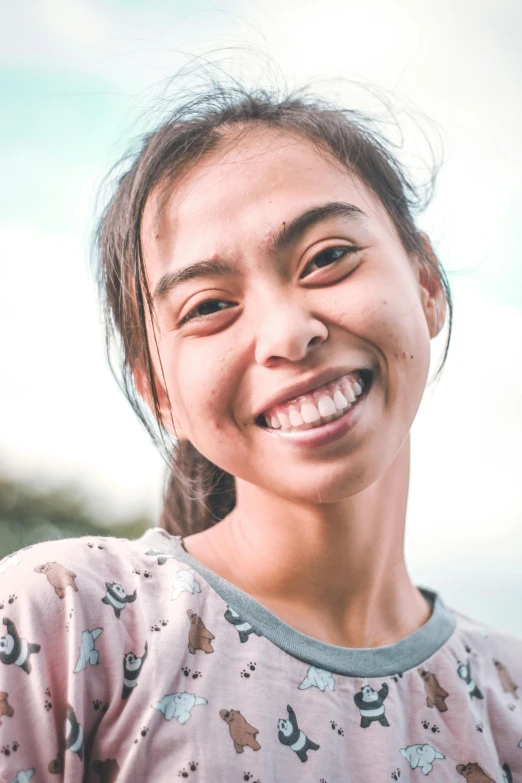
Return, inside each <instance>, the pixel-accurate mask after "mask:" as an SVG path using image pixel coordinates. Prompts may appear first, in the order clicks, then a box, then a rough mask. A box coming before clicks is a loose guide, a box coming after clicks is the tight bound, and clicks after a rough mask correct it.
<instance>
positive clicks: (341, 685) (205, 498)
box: [0, 86, 522, 783]
mask: <svg viewBox="0 0 522 783" xmlns="http://www.w3.org/2000/svg"><path fill="white" fill-rule="evenodd" d="M415 196H416V193H415V189H414V187H413V185H412V184H411V182H410V180H409V179H408V177H407V175H406V174H405V172H404V171H403V170H402V169H401V167H400V165H399V163H398V162H397V161H396V160H395V158H394V157H393V155H392V154H391V153H390V151H389V150H388V149H387V147H386V145H385V144H384V143H383V140H382V138H381V137H379V136H378V135H377V133H375V132H374V131H372V130H371V128H370V124H369V123H366V124H365V122H364V120H363V118H362V117H361V116H360V115H359V114H357V113H356V112H352V111H347V110H344V109H341V108H338V107H335V106H332V105H329V104H326V102H324V101H321V100H319V99H317V98H314V97H313V96H310V95H307V94H306V93H304V92H299V93H293V94H291V95H287V96H284V97H283V98H281V97H278V96H276V95H275V94H271V93H269V92H265V91H261V90H251V91H249V90H246V89H241V88H237V87H236V88H227V89H225V88H224V87H223V86H215V89H214V90H213V91H212V92H211V93H209V94H208V95H205V96H204V97H202V98H201V99H199V98H195V97H192V98H191V99H190V100H189V101H187V103H186V104H184V105H182V106H181V108H179V109H177V110H176V112H175V114H174V115H173V116H172V117H170V118H169V120H168V121H166V122H164V123H163V124H162V125H161V126H160V127H158V128H157V129H156V130H155V131H154V132H152V133H151V134H149V135H148V136H146V138H145V139H144V141H143V144H142V146H141V148H140V150H139V151H138V153H137V154H136V155H135V156H134V158H133V159H132V160H131V162H130V164H128V166H127V169H126V170H125V172H124V173H123V174H122V175H121V177H120V178H119V179H118V182H117V184H116V187H115V190H114V193H113V195H112V197H111V200H110V203H109V204H108V206H107V208H106V210H105V212H104V214H103V216H102V218H101V221H100V225H99V230H98V234H97V250H98V254H97V259H98V280H99V284H100V291H101V294H102V300H103V302H104V305H105V313H106V318H107V337H108V344H109V348H110V346H111V340H112V338H116V341H117V343H118V345H119V347H120V348H121V370H122V372H123V385H124V388H125V391H126V393H127V395H128V397H129V399H130V400H131V402H132V404H133V405H134V407H135V410H136V412H137V413H138V415H139V416H140V417H141V419H142V421H143V422H144V424H145V425H146V426H147V427H148V428H149V431H150V432H151V434H155V436H156V438H157V441H158V444H159V445H160V446H163V447H165V448H167V451H168V452H169V457H170V462H171V465H172V473H171V477H170V482H169V486H168V491H167V493H166V498H165V509H164V513H163V516H162V520H161V526H159V527H155V528H153V529H151V530H149V531H147V532H146V534H145V535H144V536H143V537H142V538H141V539H139V540H137V541H129V540H126V539H118V538H113V537H103V538H99V539H97V538H92V537H84V538H79V539H69V540H64V541H60V542H48V543H42V544H37V545H34V546H32V547H28V548H26V549H25V550H20V551H19V552H17V553H15V554H13V555H11V556H10V557H8V558H6V559H4V561H2V563H0V571H1V572H2V576H1V577H0V578H1V580H2V581H1V584H2V588H3V592H2V595H4V594H5V595H7V594H8V593H16V594H17V596H18V599H17V602H16V603H15V604H14V605H13V606H12V607H11V606H9V610H8V612H7V614H6V615H5V616H4V618H3V623H4V626H5V635H4V636H3V637H0V675H1V678H2V680H1V682H0V687H1V689H2V691H3V693H2V694H0V697H1V701H0V706H2V717H1V720H2V723H3V726H2V728H1V731H2V732H3V734H2V744H5V746H6V747H8V748H10V753H9V754H3V755H2V757H1V761H0V766H1V769H2V775H3V778H2V779H3V780H6V781H7V780H13V781H15V780H16V781H25V780H29V779H30V777H31V776H32V774H34V775H35V781H37V780H38V781H39V780H47V779H53V780H63V781H71V783H72V781H74V782H75V783H76V782H77V781H79V780H82V779H83V780H87V781H100V780H101V781H118V783H127V782H128V781H144V780H151V781H167V780H168V781H170V780H173V779H178V777H179V778H189V779H191V780H192V779H193V780H194V781H197V780H200V781H211V780H212V781H214V780H217V781H227V783H228V782H229V781H230V782H232V781H252V783H273V782H274V781H291V782H292V783H293V781H314V782H316V783H319V781H323V783H325V782H326V783H339V782H340V781H363V780H364V781H376V782H377V781H385V780H386V781H390V780H401V781H408V780H419V779H424V778H423V776H429V775H432V774H433V777H434V779H436V780H458V779H459V776H462V777H465V778H467V779H468V780H469V781H481V782H482V781H498V782H499V783H500V781H502V780H504V781H510V780H512V779H517V776H516V773H517V772H518V773H519V775H522V713H521V709H520V706H519V704H520V702H519V696H520V694H519V689H520V686H521V685H522V640H520V639H517V638H515V637H513V636H510V635H508V634H506V633H504V632H502V631H500V630H497V629H494V628H489V627H486V626H484V625H483V624H481V623H479V622H477V621H475V620H473V619H471V618H469V617H466V616H465V615H463V614H461V613H459V612H458V611H456V610H454V609H451V608H449V607H448V606H447V605H446V604H445V603H444V601H443V599H442V597H441V596H440V595H439V594H438V592H437V591H436V590H434V589H430V588H428V587H425V586H417V585H415V584H413V583H412V581H411V579H410V576H409V574H408V571H407V569H406V565H405V561H404V530H405V517H406V504H407V498H408V483H409V468H410V428H411V426H412V422H413V420H414V418H415V415H416V413H417V410H418V408H419V405H420V402H421V398H422V395H423V392H424V389H425V386H426V382H427V378H428V372H429V366H430V341H431V340H432V339H433V338H434V337H435V336H436V335H438V334H439V333H440V332H441V330H442V329H443V327H444V325H445V324H448V326H449V330H448V343H449V336H450V334H451V314H452V303H451V296H450V291H449V286H448V283H447V279H446V276H445V274H444V271H443V269H442V267H441V266H440V264H439V262H438V260H437V258H436V255H435V253H434V251H433V249H432V246H431V244H430V241H429V238H428V237H427V236H426V235H425V234H423V233H421V232H420V231H419V230H418V229H417V228H416V226H415V222H414V219H413V207H414V204H415ZM447 348H448V345H446V353H447ZM446 353H445V355H444V359H445V357H446ZM150 412H152V414H153V419H151V417H150ZM154 424H156V425H157V430H156V431H154V429H153V425H154ZM13 743H15V744H16V746H17V747H16V752H14V746H13ZM49 773H53V774H54V776H55V777H53V778H49V777H48V776H49Z"/></svg>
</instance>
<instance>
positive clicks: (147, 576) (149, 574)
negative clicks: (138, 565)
mask: <svg viewBox="0 0 522 783" xmlns="http://www.w3.org/2000/svg"><path fill="white" fill-rule="evenodd" d="M143 576H144V577H145V579H149V578H151V577H152V574H151V572H150V571H144V572H143Z"/></svg>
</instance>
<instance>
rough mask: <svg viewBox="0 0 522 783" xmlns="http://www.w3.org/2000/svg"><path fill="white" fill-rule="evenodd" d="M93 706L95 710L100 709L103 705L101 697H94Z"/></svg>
mask: <svg viewBox="0 0 522 783" xmlns="http://www.w3.org/2000/svg"><path fill="white" fill-rule="evenodd" d="M92 706H93V707H94V709H95V710H99V709H100V707H101V706H102V703H101V701H100V700H99V699H94V701H93V703H92Z"/></svg>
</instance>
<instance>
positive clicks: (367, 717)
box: [353, 682, 390, 729]
mask: <svg viewBox="0 0 522 783" xmlns="http://www.w3.org/2000/svg"><path fill="white" fill-rule="evenodd" d="M387 695H388V686H387V684H386V683H385V682H383V684H382V688H381V690H380V691H376V690H374V689H373V688H372V687H370V686H369V685H363V687H362V688H361V690H360V692H359V693H356V694H355V695H354V697H353V700H354V702H355V703H356V705H357V707H358V708H359V711H360V713H361V724H360V725H361V728H363V729H366V728H368V726H369V725H370V724H371V723H373V721H378V722H379V723H380V724H381V726H389V725H390V724H389V723H388V719H387V718H386V715H385V714H384V700H385V698H386V696H387Z"/></svg>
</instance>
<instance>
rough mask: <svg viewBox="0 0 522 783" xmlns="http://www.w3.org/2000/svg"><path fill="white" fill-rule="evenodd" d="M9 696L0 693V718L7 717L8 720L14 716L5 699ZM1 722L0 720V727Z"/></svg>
mask: <svg viewBox="0 0 522 783" xmlns="http://www.w3.org/2000/svg"><path fill="white" fill-rule="evenodd" d="M8 697H9V694H8V693H7V692H6V691H0V718H2V717H3V716H4V715H7V717H8V718H12V717H13V715H14V708H13V707H11V705H10V704H9V703H8V701H7V699H8ZM1 725H2V721H1V720H0V726H1Z"/></svg>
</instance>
